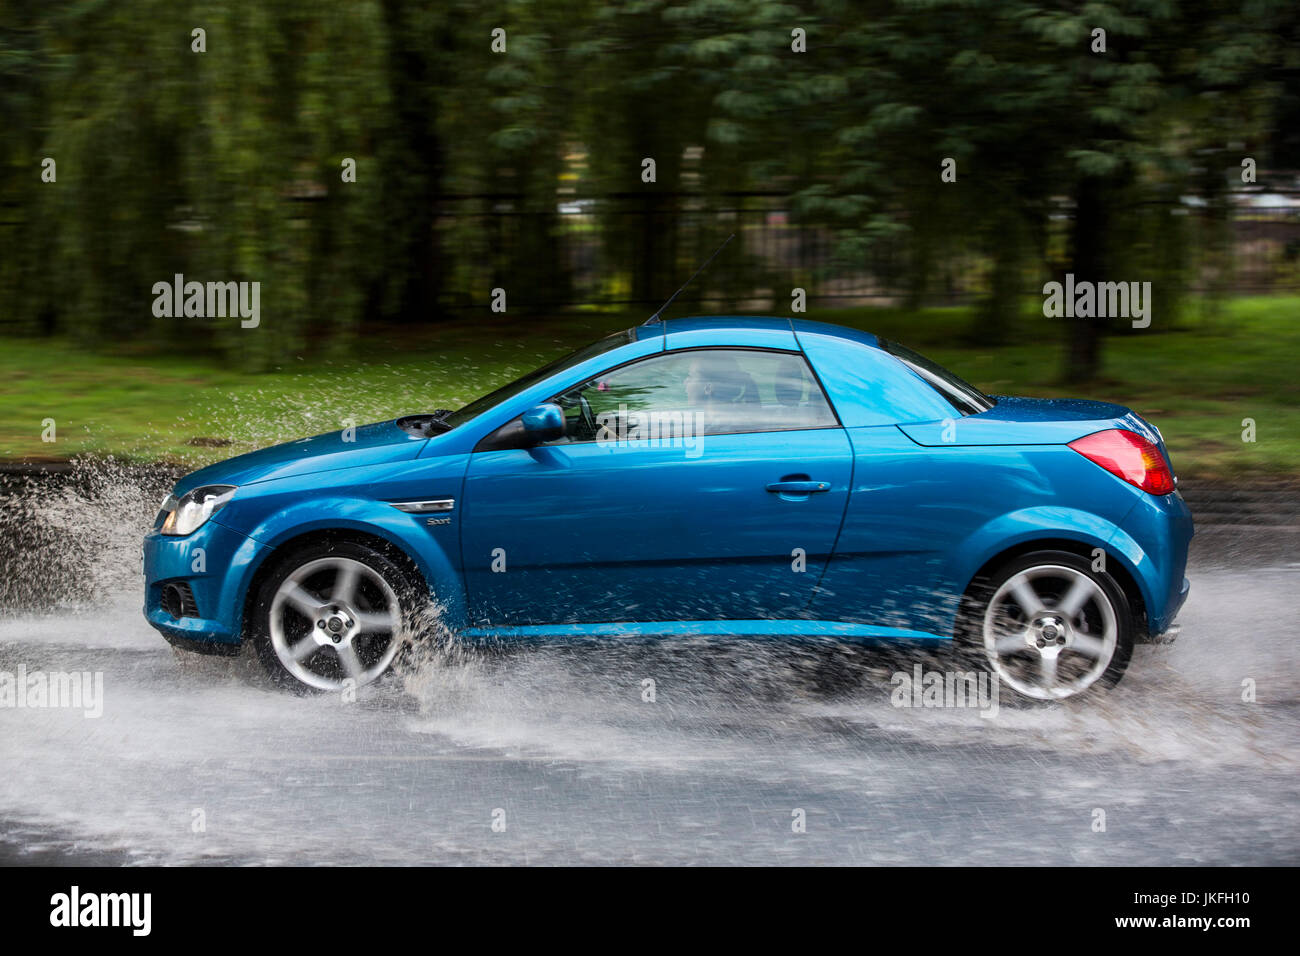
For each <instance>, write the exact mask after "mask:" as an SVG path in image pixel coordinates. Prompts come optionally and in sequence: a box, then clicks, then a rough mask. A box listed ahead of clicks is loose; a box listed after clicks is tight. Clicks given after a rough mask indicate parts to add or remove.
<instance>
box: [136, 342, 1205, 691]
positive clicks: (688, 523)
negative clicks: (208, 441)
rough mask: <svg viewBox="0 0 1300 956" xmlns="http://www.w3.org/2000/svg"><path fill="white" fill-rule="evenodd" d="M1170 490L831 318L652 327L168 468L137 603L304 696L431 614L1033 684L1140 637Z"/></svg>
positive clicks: (1106, 436) (1159, 624) (1135, 449)
mask: <svg viewBox="0 0 1300 956" xmlns="http://www.w3.org/2000/svg"><path fill="white" fill-rule="evenodd" d="M1175 484H1176V482H1175V479H1174V477H1173V473H1172V469H1171V465H1170V461H1169V458H1168V455H1167V453H1166V451H1165V448H1164V443H1163V441H1162V440H1161V437H1160V433H1159V432H1158V431H1157V430H1156V429H1155V428H1154V427H1153V426H1152V425H1150V424H1148V423H1147V422H1146V421H1144V420H1143V419H1142V418H1140V417H1138V416H1137V415H1136V414H1134V413H1133V412H1131V411H1129V410H1128V409H1125V408H1122V407H1120V406H1117V405H1111V404H1106V403H1102V402H1093V401H1081V400H1042V399H1031V398H1011V397H1006V396H987V395H984V394H982V393H981V392H979V391H978V390H976V389H975V388H973V387H972V386H970V385H968V384H967V383H965V382H963V381H962V380H961V379H959V378H958V377H957V376H955V375H953V374H952V373H951V372H948V371H946V370H945V369H943V368H941V367H939V366H938V365H936V364H934V363H933V362H931V361H929V360H927V359H925V358H923V357H922V356H920V355H918V354H916V353H914V352H912V351H910V350H909V349H906V348H904V347H902V346H900V345H897V344H895V343H893V342H888V341H884V340H882V339H878V338H876V337H875V336H872V335H868V334H866V333H863V332H858V331H855V330H852V329H846V328H840V327H838V326H832V325H825V324H820V323H816V322H809V321H803V320H799V319H795V320H785V319H767V318H695V319H675V320H670V321H665V322H657V323H656V324H653V325H645V326H641V327H639V328H635V329H631V330H629V331H626V332H620V333H618V334H616V335H611V336H609V337H608V338H605V339H602V340H601V341H599V342H596V343H594V344H592V345H589V346H587V347H586V348H583V349H580V350H578V351H577V352H574V353H573V354H572V355H569V356H567V357H565V358H562V359H560V360H559V361H556V362H553V363H551V364H550V365H547V366H546V367H544V368H541V369H538V370H537V371H535V372H531V373H529V374H528V375H525V376H524V377H523V378H521V379H519V380H518V381H515V382H512V383H511V384H509V385H506V386H505V387H503V388H501V389H498V390H497V391H495V392H493V393H491V394H490V395H486V396H484V397H482V398H480V399H478V400H477V401H474V402H471V403H470V404H469V405H466V406H465V407H464V408H461V409H459V410H456V411H436V412H432V413H430V414H423V415H412V416H409V417H406V418H399V419H396V420H395V421H387V422H382V423H380V424H375V425H367V426H364V427H360V428H356V429H346V430H344V431H341V432H334V433H331V434H327V435H320V436H317V437H315V438H306V439H303V440H301V441H295V442H290V443H287V444H283V445H276V446H274V447H271V448H265V449H262V450H260V451H256V452H253V453H251V454H246V455H241V456H239V457H237V458H233V459H231V460H229V461H225V462H221V463H219V464H215V465H212V466H210V467H207V468H204V469H202V470H200V471H197V472H195V473H194V474H191V475H189V476H187V477H185V478H183V479H181V480H180V482H178V483H177V485H176V487H175V489H174V491H173V493H172V494H171V495H169V496H168V497H167V499H166V501H165V502H164V503H163V507H162V511H161V513H160V514H159V515H158V518H157V522H156V524H155V526H154V528H153V530H152V531H151V532H149V534H147V535H146V536H145V541H144V564H145V577H146V595H145V609H144V610H145V614H146V616H147V618H148V620H149V623H150V624H152V625H153V626H154V627H156V628H157V629H158V630H159V631H161V632H162V633H163V635H164V636H165V637H166V638H167V639H168V640H169V641H171V642H173V643H174V644H177V645H178V646H184V647H188V648H192V649H197V650H208V651H218V652H220V651H226V652H233V651H237V649H238V647H239V645H240V644H241V642H243V641H245V640H247V641H250V642H252V643H253V644H254V645H255V646H256V648H257V650H258V652H259V654H260V655H261V658H262V660H263V661H264V662H265V664H266V665H267V667H268V668H269V670H270V672H271V673H272V675H273V676H275V677H276V678H277V679H278V680H281V681H283V682H284V683H286V684H288V685H291V686H296V687H310V688H318V689H322V690H329V689H335V688H340V687H348V686H356V685H360V684H364V683H366V682H368V681H372V680H374V679H375V678H377V677H379V676H380V675H381V674H383V673H384V672H385V671H386V670H387V669H388V668H389V667H390V666H391V665H392V664H393V661H394V659H395V658H396V657H397V655H398V654H399V652H400V651H401V649H402V648H403V647H404V646H406V645H407V643H408V642H409V641H411V640H413V639H414V640H418V639H419V638H420V634H421V630H420V628H419V627H418V626H413V623H412V622H415V621H417V620H418V619H419V620H427V618H428V617H429V615H428V613H427V608H429V607H434V608H436V615H437V620H438V622H439V624H440V626H444V627H446V628H449V629H450V630H451V631H452V632H454V633H456V634H458V635H460V636H461V637H462V638H465V639H474V638H478V639H536V638H552V637H564V636H574V635H578V636H583V635H586V636H594V635H609V636H618V635H646V636H665V637H671V636H673V635H680V634H708V635H737V634H739V635H750V634H752V635H764V636H776V637H782V636H787V637H795V636H797V637H829V638H836V639H842V640H859V639H893V638H898V639H913V640H915V639H920V640H931V641H948V640H952V639H954V638H955V639H958V640H959V641H961V642H963V644H964V646H967V647H969V648H970V649H971V651H972V653H973V654H974V655H975V656H976V657H977V658H978V660H979V663H980V664H981V665H982V666H985V667H987V668H989V669H990V670H991V671H992V672H993V673H994V674H996V676H997V677H998V679H999V680H1000V681H1001V682H1002V683H1004V684H1006V685H1008V686H1010V687H1011V688H1013V689H1014V690H1016V691H1018V692H1019V693H1020V694H1022V695H1024V696H1025V697H1028V698H1035V699H1039V700H1057V699H1063V698H1068V697H1071V696H1074V695H1076V694H1080V693H1083V692H1085V691H1087V690H1089V689H1090V688H1097V687H1104V686H1109V685H1112V684H1114V683H1115V682H1116V681H1117V680H1118V679H1119V678H1120V676H1121V675H1122V674H1123V671H1124V668H1125V667H1126V665H1127V663H1128V659H1129V655H1130V652H1131V650H1132V646H1133V644H1134V643H1135V642H1137V641H1141V640H1147V639H1155V638H1159V637H1160V636H1161V635H1165V634H1167V633H1170V632H1171V626H1172V622H1173V619H1174V616H1175V615H1176V614H1177V612H1178V609H1179V607H1180V606H1181V605H1182V603H1183V601H1184V599H1185V598H1186V596H1187V590H1188V583H1187V581H1186V579H1185V578H1184V576H1183V572H1184V569H1185V565H1186V559H1187V549H1188V544H1189V541H1190V539H1191V536H1192V521H1191V516H1190V514H1189V512H1188V510H1187V507H1186V505H1185V504H1184V503H1183V500H1182V498H1181V496H1180V495H1179V494H1178V492H1177V491H1176V490H1175Z"/></svg>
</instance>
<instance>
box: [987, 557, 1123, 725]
mask: <svg viewBox="0 0 1300 956" xmlns="http://www.w3.org/2000/svg"><path fill="white" fill-rule="evenodd" d="M972 597H973V602H972V606H971V608H970V612H968V615H967V624H968V642H969V643H972V644H975V645H976V649H977V651H978V652H979V653H981V654H982V656H983V658H984V661H985V663H986V664H987V666H988V668H989V669H990V670H991V671H992V672H993V673H994V674H995V675H996V676H997V678H998V680H999V681H1000V682H1001V683H1004V684H1007V685H1008V686H1010V687H1011V688H1012V689H1013V690H1015V691H1016V692H1017V693H1019V694H1021V695H1022V696H1024V697H1028V698H1030V699H1032V700H1040V701H1059V700H1065V699H1068V698H1071V697H1077V696H1079V695H1081V694H1084V693H1086V692H1088V691H1090V690H1093V689H1094V688H1104V687H1113V686H1114V685H1115V684H1117V683H1118V682H1119V679H1120V678H1121V677H1122V676H1123V675H1124V670H1125V668H1127V667H1128V661H1129V656H1130V655H1131V654H1132V651H1133V631H1134V626H1133V615H1132V610H1131V609H1130V607H1129V603H1128V599H1127V598H1126V597H1125V596H1124V591H1123V589H1122V588H1120V586H1119V585H1118V584H1117V583H1116V582H1115V580H1114V578H1112V577H1111V576H1110V575H1108V574H1106V573H1105V572H1104V571H1094V570H1093V569H1092V565H1091V564H1090V563H1089V562H1088V561H1086V560H1085V559H1083V558H1081V557H1079V556H1078V555H1076V554H1071V553H1069V552H1067V551H1038V552H1034V553H1032V554H1026V555H1022V556H1021V557H1019V558H1016V559H1014V560H1013V561H1011V562H1009V563H1008V564H1006V565H1003V566H1002V567H1001V568H1000V569H998V570H997V571H996V572H994V573H993V574H992V575H991V576H990V577H989V578H988V579H987V580H986V581H984V582H981V583H980V584H979V585H978V586H977V587H976V588H975V589H974V594H973V595H972Z"/></svg>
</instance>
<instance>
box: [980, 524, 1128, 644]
mask: <svg viewBox="0 0 1300 956" xmlns="http://www.w3.org/2000/svg"><path fill="white" fill-rule="evenodd" d="M1099 547H1100V548H1101V549H1102V552H1103V554H1104V555H1105V557H1106V573H1107V574H1109V575H1110V576H1111V577H1112V578H1114V579H1115V583H1116V584H1118V585H1119V587H1120V590H1121V591H1123V592H1124V597H1125V598H1126V599H1127V600H1128V602H1129V607H1130V609H1131V610H1132V611H1133V623H1134V627H1135V629H1136V631H1137V634H1138V635H1139V636H1141V635H1143V634H1145V632H1146V629H1147V603H1146V598H1145V596H1144V595H1143V594H1142V588H1141V587H1140V586H1139V585H1138V580H1137V576H1136V575H1135V573H1134V571H1133V569H1131V568H1130V567H1129V566H1128V563H1127V561H1126V560H1125V559H1124V557H1123V555H1122V554H1121V553H1120V552H1119V551H1118V550H1116V549H1115V548H1111V547H1106V546H1104V545H1097V544H1094V543H1091V542H1084V541H1080V540H1078V539H1076V538H1063V537H1043V538H1030V539H1028V540H1025V541H1020V542H1017V543H1016V544H1013V545H1010V546H1009V547H1006V548H1004V549H1003V550H1001V551H999V552H997V553H996V554H994V555H992V556H990V557H989V558H988V559H987V560H985V561H984V563H983V564H981V565H980V567H979V568H978V570H976V572H975V573H974V574H973V575H972V576H971V578H970V581H969V582H968V583H967V584H966V587H965V589H964V590H963V592H962V607H963V609H965V608H966V607H968V606H969V603H970V600H971V598H972V596H973V594H974V592H975V590H976V589H977V588H978V587H980V586H981V585H982V584H984V583H986V582H987V581H988V580H989V578H990V577H991V576H992V574H993V572H995V571H996V570H997V569H998V568H999V567H1001V566H1002V565H1004V564H1006V563H1007V562H1008V561H1013V560H1015V559H1016V558H1018V557H1021V556H1022V555H1026V554H1031V553H1033V552H1034V551H1049V550H1050V551H1066V552H1068V553H1070V554H1075V555H1078V556H1079V557H1081V558H1083V559H1085V560H1092V559H1093V557H1094V555H1093V552H1094V550H1095V549H1097V548H1099ZM961 616H962V615H961V614H958V620H957V622H956V624H957V626H958V627H960V623H961Z"/></svg>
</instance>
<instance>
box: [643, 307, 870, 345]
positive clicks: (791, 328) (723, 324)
mask: <svg viewBox="0 0 1300 956" xmlns="http://www.w3.org/2000/svg"><path fill="white" fill-rule="evenodd" d="M662 325H663V332H664V335H665V336H669V337H671V336H673V335H679V334H682V333H685V332H726V331H735V332H793V333H794V334H795V335H796V336H799V335H805V334H806V335H827V336H831V337H833V338H841V339H846V340H848V341H852V342H857V343H860V344H862V345H867V346H870V347H872V348H880V340H879V339H878V338H877V337H876V336H874V335H872V334H871V333H870V332H863V331H860V330H858V329H850V328H847V327H845V326H843V325H832V324H831V323H829V322H813V321H811V320H809V319H788V318H774V317H772V316H762V315H697V316H690V317H688V318H682V319H668V320H667V321H665V322H663V323H662ZM642 328H644V329H647V330H649V329H653V328H655V326H653V325H652V326H643V327H642Z"/></svg>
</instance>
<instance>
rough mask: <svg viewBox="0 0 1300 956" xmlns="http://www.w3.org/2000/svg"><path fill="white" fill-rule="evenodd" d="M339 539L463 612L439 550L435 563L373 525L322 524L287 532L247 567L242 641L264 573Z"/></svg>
mask: <svg viewBox="0 0 1300 956" xmlns="http://www.w3.org/2000/svg"><path fill="white" fill-rule="evenodd" d="M342 541H351V542H354V543H357V544H362V545H365V546H367V547H371V548H374V549H375V550H376V551H379V552H381V553H382V554H384V555H386V556H387V557H388V558H390V559H391V560H393V561H395V562H396V563H398V564H399V565H401V566H402V567H403V568H404V569H405V570H406V571H407V573H408V574H410V575H411V578H412V583H414V584H415V585H417V586H418V587H422V588H424V589H425V590H426V591H427V592H428V593H429V595H430V596H431V597H435V598H436V599H437V600H438V601H439V603H440V604H441V605H442V607H443V609H444V611H447V610H450V611H451V612H452V613H453V614H457V613H463V605H464V600H463V593H461V592H460V591H459V590H458V588H459V587H460V582H459V576H458V575H457V574H456V573H455V571H454V569H453V568H452V566H451V565H450V562H448V561H447V560H446V557H445V556H444V555H442V554H441V553H438V554H436V555H435V558H436V559H440V560H437V561H436V563H435V562H431V561H430V556H429V555H426V554H421V553H420V552H419V551H417V550H416V549H415V548H412V547H411V546H410V545H409V544H408V543H407V542H405V541H403V540H401V539H399V538H396V537H394V536H393V535H390V534H385V533H384V532H383V530H381V529H379V528H376V527H374V526H358V525H324V526H318V527H311V528H306V529H300V530H297V531H289V532H286V533H285V534H284V536H282V537H280V538H278V539H276V540H275V541H274V542H273V543H272V546H271V547H269V548H267V549H265V551H264V552H263V553H262V555H261V556H260V560H259V561H258V562H257V564H256V565H255V566H253V567H252V568H251V569H250V573H249V574H248V577H247V579H246V581H247V583H246V584H245V586H244V589H243V593H242V595H241V597H240V601H239V605H238V607H239V627H240V637H241V640H242V638H243V637H245V636H246V635H247V634H248V627H249V621H250V617H249V615H250V614H251V613H252V611H253V608H254V606H255V604H256V601H257V595H258V592H259V590H260V589H261V587H262V584H263V582H264V581H265V580H266V577H267V575H269V574H270V573H272V571H273V569H274V568H275V567H276V566H277V565H278V562H279V561H280V560H281V559H282V558H284V557H285V556H286V555H288V554H292V553H293V552H295V551H298V550H301V549H303V548H306V547H309V546H311V545H316V544H329V543H337V542H342Z"/></svg>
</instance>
